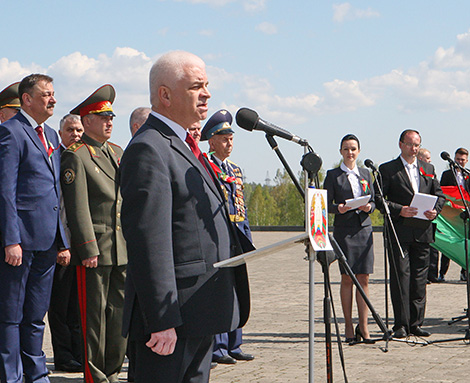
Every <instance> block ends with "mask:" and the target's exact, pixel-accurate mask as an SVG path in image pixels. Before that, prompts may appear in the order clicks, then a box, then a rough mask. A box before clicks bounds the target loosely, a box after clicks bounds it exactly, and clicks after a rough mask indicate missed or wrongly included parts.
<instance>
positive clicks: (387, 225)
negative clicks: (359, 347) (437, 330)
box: [372, 169, 429, 352]
mask: <svg viewBox="0 0 470 383" xmlns="http://www.w3.org/2000/svg"><path fill="white" fill-rule="evenodd" d="M372 172H373V173H374V177H375V181H376V182H375V185H377V192H378V193H376V195H378V196H379V198H380V201H381V202H382V203H381V205H382V206H383V210H384V234H383V235H384V257H385V259H384V267H385V309H386V315H387V317H386V321H387V326H388V293H387V291H388V289H387V285H388V278H387V258H386V257H387V256H388V261H389V263H390V265H391V266H392V267H391V269H390V273H391V272H394V273H395V278H396V280H397V285H398V290H399V293H400V297H403V292H402V289H401V285H400V283H399V276H398V269H397V267H396V262H395V258H394V254H393V247H392V244H391V241H390V231H391V232H392V234H393V237H392V239H394V240H395V243H396V244H397V249H398V251H399V253H400V256H401V257H402V258H405V254H404V253H403V249H402V247H401V244H400V241H399V239H398V235H397V231H396V229H395V225H394V224H393V221H392V216H391V214H390V208H389V206H388V202H387V200H386V199H385V196H384V193H383V189H382V177H381V174H380V171H378V170H377V169H372ZM400 301H401V304H402V309H403V311H404V312H406V310H405V308H404V302H403V299H400ZM406 321H407V324H408V327H409V321H410V320H409V318H406ZM383 340H385V342H386V343H385V348H384V351H385V352H386V351H387V350H388V342H389V341H390V340H394V341H397V342H405V343H409V344H422V345H426V344H428V343H429V342H421V341H417V340H408V339H397V338H393V337H392V335H391V334H390V336H389V337H385V336H384V338H383Z"/></svg>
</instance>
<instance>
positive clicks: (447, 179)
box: [441, 169, 457, 186]
mask: <svg viewBox="0 0 470 383" xmlns="http://www.w3.org/2000/svg"><path fill="white" fill-rule="evenodd" d="M441 186H457V182H455V178H454V175H453V174H452V170H450V169H448V170H445V171H444V172H442V175H441Z"/></svg>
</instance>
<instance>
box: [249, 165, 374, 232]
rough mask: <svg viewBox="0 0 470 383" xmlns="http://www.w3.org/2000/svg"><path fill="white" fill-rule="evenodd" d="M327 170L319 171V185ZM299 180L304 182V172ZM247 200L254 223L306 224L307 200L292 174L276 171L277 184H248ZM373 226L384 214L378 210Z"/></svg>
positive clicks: (321, 183) (263, 224)
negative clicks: (304, 198)
mask: <svg viewBox="0 0 470 383" xmlns="http://www.w3.org/2000/svg"><path fill="white" fill-rule="evenodd" d="M324 177H325V172H324V171H323V170H321V171H320V172H319V174H318V178H319V180H320V186H323V179H324ZM298 178H299V182H300V184H301V185H304V181H303V173H302V174H300V175H299V177H298ZM244 195H245V203H246V206H247V209H248V220H249V221H250V225H252V226H304V217H305V213H304V206H305V205H304V201H303V199H302V198H301V196H300V194H299V192H298V190H297V188H296V187H295V186H294V184H293V182H292V180H291V179H290V177H289V174H288V173H287V172H286V171H285V170H284V171H281V170H277V172H276V176H275V177H274V185H273V186H270V185H261V184H258V183H253V182H251V183H245V189H244ZM333 219H334V214H329V216H328V220H329V222H328V223H329V225H330V226H331V225H332V224H333ZM371 219H372V225H374V226H382V225H383V216H382V214H380V212H379V211H378V210H376V211H374V212H373V213H372V214H371Z"/></svg>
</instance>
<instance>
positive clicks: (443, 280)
mask: <svg viewBox="0 0 470 383" xmlns="http://www.w3.org/2000/svg"><path fill="white" fill-rule="evenodd" d="M445 281H446V279H445V277H444V276H443V275H439V278H437V282H438V283H441V282H445Z"/></svg>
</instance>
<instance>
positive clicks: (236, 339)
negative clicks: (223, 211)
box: [189, 109, 255, 364]
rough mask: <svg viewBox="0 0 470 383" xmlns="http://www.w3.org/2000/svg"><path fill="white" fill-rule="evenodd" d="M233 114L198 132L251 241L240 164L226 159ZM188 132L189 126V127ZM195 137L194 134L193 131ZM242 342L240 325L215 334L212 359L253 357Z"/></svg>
mask: <svg viewBox="0 0 470 383" xmlns="http://www.w3.org/2000/svg"><path fill="white" fill-rule="evenodd" d="M231 124H232V115H231V114H230V112H229V111H228V110H225V109H221V110H219V111H217V112H215V113H214V114H213V115H212V116H211V118H210V119H209V120H208V121H207V123H206V125H205V126H204V129H203V131H202V133H201V134H199V136H200V137H201V141H206V140H209V151H210V152H211V153H212V154H211V156H210V160H211V166H212V167H213V169H214V170H215V173H216V175H217V179H218V181H219V183H220V186H221V189H222V191H223V193H224V196H225V199H226V200H227V203H228V207H229V213H230V221H231V222H232V223H233V225H235V226H236V227H237V228H238V229H239V233H240V234H241V235H243V236H244V237H245V241H246V242H249V243H250V244H251V243H252V242H253V240H252V238H251V229H250V224H249V223H248V217H247V214H246V206H245V198H244V196H243V174H242V170H241V168H240V167H239V166H238V165H236V164H235V163H234V162H232V161H230V160H228V157H229V156H230V154H231V153H232V149H233V133H235V132H234V131H233V129H232V126H231ZM189 132H190V134H191V128H189ZM193 137H194V135H193ZM242 343H243V334H242V329H241V328H237V329H236V330H234V331H231V332H229V333H223V334H217V335H215V337H214V352H213V354H212V361H213V362H215V363H222V364H235V363H236V362H237V360H253V359H254V358H255V357H254V356H253V355H251V354H247V353H245V352H243V351H242V350H241V345H242Z"/></svg>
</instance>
